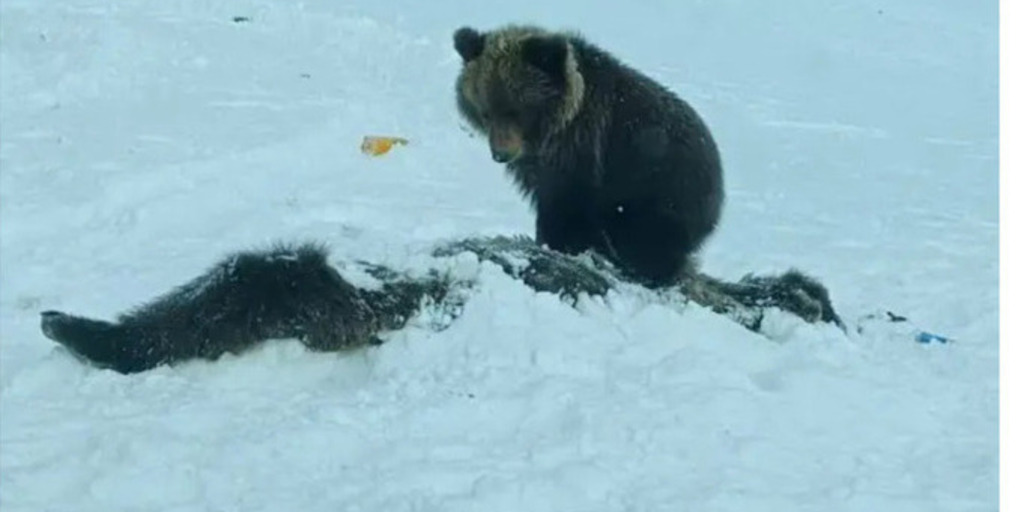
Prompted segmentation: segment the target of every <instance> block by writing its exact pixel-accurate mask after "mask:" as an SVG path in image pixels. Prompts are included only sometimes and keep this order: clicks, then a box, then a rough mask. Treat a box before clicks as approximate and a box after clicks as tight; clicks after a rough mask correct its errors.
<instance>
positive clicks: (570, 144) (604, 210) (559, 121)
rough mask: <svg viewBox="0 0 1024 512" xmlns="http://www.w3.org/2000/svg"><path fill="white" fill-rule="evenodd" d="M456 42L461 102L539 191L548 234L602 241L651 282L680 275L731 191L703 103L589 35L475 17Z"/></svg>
mask: <svg viewBox="0 0 1024 512" xmlns="http://www.w3.org/2000/svg"><path fill="white" fill-rule="evenodd" d="M454 45H455V49H456V51H457V52H458V53H459V55H460V56H461V57H462V60H463V67H462V70H461V72H460V74H459V76H458V79H457V81H456V102H457V105H458V109H459V112H460V113H461V115H462V116H463V117H464V118H465V119H466V121H467V122H468V123H469V124H470V125H472V127H473V128H474V129H476V130H477V131H479V132H480V133H482V134H485V135H486V136H487V137H488V140H489V143H490V149H491V154H492V156H493V158H494V160H495V161H497V162H499V163H504V164H506V165H507V168H508V171H509V172H510V174H511V175H512V177H513V179H514V180H515V182H516V184H517V185H518V186H519V188H520V190H521V191H522V192H523V194H524V195H525V196H527V197H528V198H529V200H530V201H531V203H532V206H533V207H534V209H535V211H536V214H537V223H536V241H537V243H540V244H543V245H547V246H548V247H550V248H552V249H554V250H557V251H560V252H565V253H569V254H575V253H579V252H583V251H586V250H593V251H595V252H597V253H598V254H600V255H602V256H604V257H606V258H608V259H610V260H611V261H613V262H615V264H616V265H618V266H619V267H620V269H621V270H622V271H624V272H625V273H627V274H628V275H629V276H630V277H631V278H632V279H635V280H637V281H639V282H641V283H643V284H645V285H648V286H663V285H668V284H675V283H677V282H679V280H680V278H681V277H682V276H683V275H684V273H685V272H686V270H687V269H688V268H689V265H688V263H689V262H690V256H691V255H692V254H693V253H694V252H696V251H697V250H699V249H700V247H701V245H702V243H703V242H704V241H705V240H706V239H707V237H708V236H709V235H710V234H711V232H712V231H714V229H715V226H716V225H717V223H718V220H719V217H720V215H721V208H722V202H723V199H724V192H723V185H722V165H721V161H720V158H719V154H718V148H717V146H716V144H715V141H714V139H713V138H712V136H711V132H710V130H709V129H708V127H707V126H706V125H705V123H704V121H703V120H702V119H701V118H700V116H699V115H698V114H697V112H696V111H695V110H694V109H693V108H692V107H691V106H690V105H689V104H687V103H686V102H685V101H683V100H682V99H680V98H679V97H678V96H676V95H675V94H673V93H672V92H671V91H669V90H668V89H666V88H665V87H663V86H662V85H660V84H659V83H657V82H655V81H654V80H652V79H651V78H649V77H647V76H645V75H643V74H642V73H640V72H638V71H636V70H634V69H632V68H630V67H628V66H626V65H625V64H623V63H622V62H620V61H619V60H617V59H616V58H615V57H613V56H612V55H610V54H609V53H608V52H606V51H604V50H602V49H600V48H598V47H596V46H594V45H593V44H591V43H589V42H587V41H586V40H584V39H583V38H582V37H581V36H579V35H575V34H569V33H560V32H549V31H547V30H544V29H541V28H537V27H531V26H514V25H513V26H506V27H503V28H500V29H497V30H493V31H489V32H480V31H477V30H474V29H472V28H467V27H463V28H460V29H459V30H457V31H456V32H455V34H454Z"/></svg>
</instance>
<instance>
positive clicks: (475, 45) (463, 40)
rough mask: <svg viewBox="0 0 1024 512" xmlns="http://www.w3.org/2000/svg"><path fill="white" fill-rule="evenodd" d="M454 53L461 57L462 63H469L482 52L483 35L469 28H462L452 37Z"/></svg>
mask: <svg viewBox="0 0 1024 512" xmlns="http://www.w3.org/2000/svg"><path fill="white" fill-rule="evenodd" d="M452 39H453V40H454V41H455V51H457V52H459V55H461V56H462V61H463V62H469V61H471V60H473V59H475V58H477V57H479V56H480V54H481V53H483V52H484V35H483V34H481V33H480V32H477V31H476V30H473V29H471V28H469V27H462V28H460V29H458V30H456V31H455V35H454V36H452Z"/></svg>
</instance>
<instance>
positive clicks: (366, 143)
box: [360, 135, 409, 156]
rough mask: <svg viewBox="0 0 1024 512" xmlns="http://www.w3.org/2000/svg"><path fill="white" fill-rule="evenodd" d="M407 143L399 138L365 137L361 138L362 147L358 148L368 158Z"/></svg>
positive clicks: (406, 140)
mask: <svg viewBox="0 0 1024 512" xmlns="http://www.w3.org/2000/svg"><path fill="white" fill-rule="evenodd" d="M408 143H409V140H408V139H403V138H401V137H378V136H375V135H367V136H365V137H363V145H362V146H360V149H362V151H363V153H365V154H367V155H370V156H380V155H383V154H384V153H387V152H388V151H391V148H393V147H395V145H400V146H404V145H406V144H408Z"/></svg>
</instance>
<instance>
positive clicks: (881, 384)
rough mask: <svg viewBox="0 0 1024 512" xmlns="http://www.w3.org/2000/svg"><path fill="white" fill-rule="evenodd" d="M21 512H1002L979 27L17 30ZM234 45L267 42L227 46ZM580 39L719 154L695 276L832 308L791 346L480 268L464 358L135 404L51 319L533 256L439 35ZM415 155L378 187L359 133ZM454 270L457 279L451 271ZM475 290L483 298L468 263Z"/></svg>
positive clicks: (252, 24)
mask: <svg viewBox="0 0 1024 512" xmlns="http://www.w3.org/2000/svg"><path fill="white" fill-rule="evenodd" d="M0 14H2V18H0V94H2V95H0V100H2V103H0V123H2V124H0V166H2V173H0V242H2V257H0V393H2V396H0V418H2V423H0V509H2V510H3V511H4V512H21V511H103V512H111V511H151V510H166V511H284V510H296V511H299V510H301V511H309V512H317V511H341V510H346V511H348V510H351V511H366V510H380V511H385V510H386V511H389V512H396V511H433V510H444V511H460V510H486V511H522V510H532V511H545V510H552V511H556V510H557V511H575V510H580V511H583V510H622V511H659V510H664V511H669V510H671V511H678V510H688V511H752V510H758V511H761V510H765V511H803V510H806V511H823V510H828V511H883V510H884V511H929V512H934V511H991V510H996V509H997V507H998V496H997V492H998V482H997V480H998V478H997V477H998V400H997V395H998V375H997V368H998V366H997V362H998V355H999V354H998V297H999V296H998V286H999V283H998V256H997V249H998V221H999V218H998V200H997V191H998V172H997V169H998V159H997V153H998V152H997V150H998V142H997V141H998V124H997V120H998V97H997V90H998V81H997V80H998V78H997V74H998V73H997V69H998V62H997V51H998V50H997V48H998V44H997V5H996V2H994V1H991V0H984V1H977V0H959V1H956V0H901V1H899V2H883V1H866V0H833V1H829V2H822V1H819V0H793V1H789V2H750V1H740V0H714V1H711V0H695V1H689V2H675V1H673V2H669V1H647V2H611V1H590V0H587V1H584V0H566V1H562V2H549V1H548V0H521V1H518V2H500V3H493V4H485V3H482V2H462V3H459V2H452V1H445V0H437V1H433V2H421V1H412V0H392V1H387V2H371V1H370V0H353V1H348V2H337V1H331V0H305V1H303V2H276V1H270V0H241V1H238V2H209V1H206V0H181V1H175V2H148V1H142V0H117V1H115V0H48V1H39V0H3V2H2V3H0ZM235 16H246V17H248V18H250V20H249V21H247V22H245V21H243V22H234V21H233V20H232V18H233V17H235ZM508 22H531V23H539V24H542V25H544V26H548V27H551V28H570V29H577V30H579V31H581V32H582V33H583V34H585V35H586V36H588V37H589V38H590V39H591V40H592V41H594V42H595V43H597V44H599V45H601V46H603V47H605V48H606V49H608V50H610V51H612V52H613V53H615V54H616V55H618V56H619V57H620V58H621V59H623V60H624V61H625V62H627V63H629V64H630V65H632V66H634V67H636V68H638V69H641V70H643V71H645V72H647V73H649V74H650V75H652V76H653V77H655V78H657V79H658V80H660V81H662V82H663V83H665V84H666V85H667V86H669V87H671V88H672V89H673V90H675V91H676V92H678V93H679V94H680V95H681V96H682V97H684V98H686V99H687V100H688V101H690V102H691V103H692V104H693V105H694V106H695V107H696V108H697V109H698V111H699V112H700V113H701V114H702V115H703V116H704V118H705V119H706V120H707V122H708V124H709V125H710V127H711V128H712V130H713V133H714V134H715V136H716V138H717V140H718V142H719V146H720V149H721V151H722V154H723V158H724V162H725V167H726V178H727V194H728V201H727V206H726V210H725V214H724V217H723V220H722V223H721V226H720V229H719V231H718V233H717V234H716V235H715V236H714V238H713V239H712V240H711V241H710V242H709V243H708V245H707V247H706V249H705V251H704V254H703V259H704V268H705V270H706V271H708V272H709V273H712V274H714V275H718V276H721V277H726V278H738V277H740V276H741V275H743V274H745V273H747V272H776V271H781V270H785V269H786V268H789V267H796V268H800V269H802V270H805V271H807V272H809V273H811V274H812V275H815V276H817V277H820V278H821V279H822V280H823V281H824V283H825V284H826V285H827V286H828V287H829V288H830V290H831V293H832V295H833V297H834V299H835V302H836V306H837V307H838V309H839V312H840V314H842V315H844V316H845V318H846V319H847V321H848V322H850V323H856V320H857V318H858V317H859V316H861V315H864V314H867V313H872V312H876V311H878V310H882V309H889V310H892V311H895V312H897V313H901V314H904V315H906V316H908V317H909V318H910V319H911V320H912V321H913V322H914V323H915V324H916V325H918V326H920V327H921V328H924V329H927V330H929V331H932V332H936V333H940V334H943V335H947V336H950V337H952V338H955V340H956V341H955V342H953V343H950V344H945V345H942V344H920V343H916V342H914V340H913V338H912V336H911V334H910V333H908V332H904V331H899V330H893V329H891V328H889V326H886V325H880V326H878V327H879V328H878V329H872V330H868V331H865V333H863V334H857V333H856V332H852V333H850V334H849V335H842V334H840V333H838V332H837V331H836V330H834V329H829V328H825V327H815V326H808V325H802V324H800V323H798V322H793V321H792V319H791V318H788V317H786V316H784V315H776V316H775V317H773V320H774V321H775V323H774V324H773V325H772V331H773V333H774V335H773V336H772V337H771V339H769V338H768V337H765V336H761V335H758V334H754V333H751V332H748V331H746V330H744V329H743V328H741V327H740V326H738V325H736V324H734V323H732V322H730V321H729V320H727V319H725V318H722V317H719V316H716V315H715V314H713V313H711V312H710V311H708V310H705V309H702V308H699V307H696V306H688V307H685V308H680V307H670V306H667V305H665V304H663V303H658V302H656V301H651V300H649V299H648V298H644V296H643V295H642V294H632V293H628V290H627V291H624V292H620V293H614V294H612V295H611V296H610V297H608V298H607V299H602V300H597V299H594V300H589V301H585V302H584V303H583V304H582V305H580V306H579V307H577V308H573V307H571V306H570V305H568V304H566V303H563V302H560V301H559V300H558V299H557V298H556V297H554V296H552V295H550V294H543V293H541V294H538V293H534V292H533V291H531V290H529V289H528V288H526V287H525V286H524V285H522V284H521V283H519V282H516V281H514V280H512V279H510V278H508V277H506V276H505V275H504V274H502V273H501V272H500V271H499V270H498V269H496V268H495V267H493V266H491V265H477V266H476V267H475V268H468V269H467V268H463V269H461V271H463V272H473V273H476V274H477V275H478V278H479V280H480V282H481V285H480V287H479V288H478V289H477V290H476V291H475V292H474V293H473V294H472V295H471V298H470V300H469V302H468V303H467V305H466V308H465V311H464V313H463V314H462V316H461V317H459V318H458V319H457V320H456V321H455V322H454V323H453V324H452V325H451V327H450V328H449V329H448V330H445V331H442V332H434V331H432V330H430V329H428V328H427V327H426V326H425V324H424V323H423V322H418V323H415V324H414V325H412V326H410V327H407V328H406V329H403V330H402V331H399V332H397V333H393V334H391V335H389V336H388V338H387V342H386V343H385V344H384V345H383V346H380V347H378V348H371V349H366V350H358V351H354V352H349V353H345V354H323V353H311V352H308V351H306V350H305V349H304V348H303V347H302V346H301V345H300V344H299V343H298V342H297V341H294V340H282V341H276V342H270V343H267V344H265V345H264V346H262V347H260V348H258V349H256V350H254V351H252V352H250V353H246V354H243V355H240V356H230V357H224V358H222V359H220V360H218V361H215V362H191V363H186V364H181V365H178V366H175V367H162V368H159V369H156V370H152V371H149V372H145V373H142V374H137V375H132V376H123V375H119V374H115V373H113V372H110V371H103V370H97V369H94V368H91V367H87V366H85V365H83V364H81V363H80V362H78V361H77V360H75V359H73V358H72V357H71V356H70V355H68V354H67V352H66V351H64V350H62V349H59V348H58V347H57V346H56V345H55V344H54V343H52V342H50V341H49V340H47V339H46V338H44V337H43V335H42V334H41V332H40V331H39V327H38V313H39V311H41V310H44V309H60V310H64V311H68V312H72V313H76V314H83V315H89V316H96V317H101V318H112V317H114V316H115V315H116V314H117V313H120V312H122V311H123V310H125V309H127V308H130V307H132V306H134V305H137V304H140V303H142V302H145V301H146V300H148V299H151V298H153V297H155V296H156V295H158V294H160V293H163V292H165V291H167V290H168V289H170V288H171V287H173V286H176V285H178V284H181V283H184V282H185V281H187V280H189V279H191V278H192V277H194V276H196V275H197V274H198V273H200V272H202V271H203V270H205V269H206V268H207V267H208V266H210V265H212V264H213V263H214V262H215V261H217V260H218V259H219V258H221V257H222V256H223V255H224V254H226V253H228V252H230V251H234V250H238V249H243V248H253V247H261V246H266V245H269V244H270V243H272V242H274V241H279V240H307V239H313V240H321V241H324V242H326V243H328V244H329V245H330V246H331V247H332V259H333V260H334V261H335V262H337V263H338V264H339V265H343V264H344V262H346V261H351V260H353V259H366V260H369V261H376V262H381V263H387V264H389V265H394V266H397V267H399V268H409V269H413V270H417V269H425V268H427V267H428V266H430V265H435V266H436V265H445V264H451V262H448V263H445V262H439V261H436V260H433V259H432V258H429V257H428V256H427V251H428V250H429V248H430V247H431V246H432V245H433V244H435V243H438V242H440V241H444V240H451V239H457V238H460V237H467V236H475V235H496V234H520V233H525V234H531V233H532V225H533V222H532V214H531V213H530V211H529V209H528V205H527V204H526V203H525V201H523V200H522V199H521V198H520V197H519V196H518V194H517V193H516V191H515V190H514V188H513V186H512V184H511V183H510V181H509V180H508V179H507V177H506V176H505V175H504V172H503V171H502V169H501V168H500V166H499V165H498V164H495V163H493V162H492V161H490V159H489V153H488V150H487V147H486V142H485V141H483V140H482V139H481V138H479V137H476V138H474V137H470V136H469V135H468V134H467V132H466V131H464V130H463V129H462V128H460V124H461V123H460V121H459V119H458V116H457V114H456V110H455V106H454V92H453V81H454V79H455V76H456V74H457V72H458V69H459V66H460V62H459V59H458V57H457V55H456V54H455V52H454V51H453V50H452V48H451V33H452V32H453V31H454V30H455V29H456V28H458V27H459V26H462V25H472V26H476V27H479V28H491V27H495V26H498V25H501V24H505V23H508ZM367 134H380V135H399V136H403V137H407V138H409V139H410V141H411V144H410V145H409V146H406V147H399V148H396V149H395V150H393V151H392V152H391V153H389V154H387V155H386V156H383V157H380V158H369V157H366V156H364V155H362V154H360V153H359V150H358V149H359V143H360V141H361V138H362V136H363V135H367ZM464 263H465V262H462V263H460V264H462V265H463V266H465V265H464ZM470 267H472V265H470Z"/></svg>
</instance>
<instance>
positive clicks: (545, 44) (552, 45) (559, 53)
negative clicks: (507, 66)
mask: <svg viewBox="0 0 1024 512" xmlns="http://www.w3.org/2000/svg"><path fill="white" fill-rule="evenodd" d="M568 55H569V41H568V40H566V39H565V38H564V37H562V36H537V37H531V38H529V39H527V40H525V41H523V60H525V61H526V62H527V63H528V64H530V65H532V66H534V67H536V68H537V69H540V70H541V71H543V72H545V73H547V74H548V76H550V77H551V78H554V79H555V80H556V81H558V82H564V81H565V80H566V76H565V59H566V58H567V57H568Z"/></svg>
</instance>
